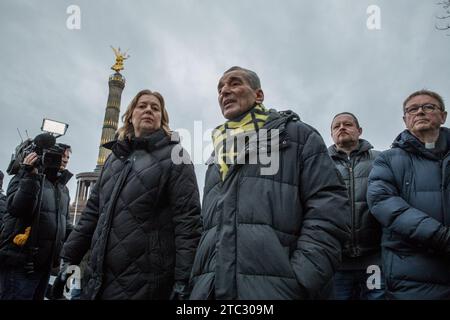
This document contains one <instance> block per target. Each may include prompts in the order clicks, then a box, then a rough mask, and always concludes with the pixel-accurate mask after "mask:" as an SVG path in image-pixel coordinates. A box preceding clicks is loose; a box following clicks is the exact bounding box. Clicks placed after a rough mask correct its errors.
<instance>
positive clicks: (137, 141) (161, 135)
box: [102, 129, 180, 157]
mask: <svg viewBox="0 0 450 320" xmlns="http://www.w3.org/2000/svg"><path fill="white" fill-rule="evenodd" d="M177 143H180V136H179V134H178V132H175V131H174V132H172V134H171V136H170V137H169V136H167V135H166V134H165V132H164V131H163V130H162V129H159V130H157V131H155V132H154V133H152V134H150V135H148V136H145V137H142V138H137V137H131V139H128V138H127V139H125V140H113V141H110V142H107V143H105V144H103V145H102V146H103V147H104V148H106V149H109V150H111V151H112V152H113V153H114V154H115V155H116V156H117V157H123V156H128V155H129V154H130V153H131V152H133V151H134V150H136V149H145V150H147V151H148V152H150V151H153V150H156V149H159V148H162V147H165V146H167V145H170V144H177Z"/></svg>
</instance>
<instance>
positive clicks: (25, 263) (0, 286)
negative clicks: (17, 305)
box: [0, 144, 72, 300]
mask: <svg viewBox="0 0 450 320" xmlns="http://www.w3.org/2000/svg"><path fill="white" fill-rule="evenodd" d="M58 145H59V148H60V149H61V150H62V151H63V155H62V160H61V165H60V167H59V170H58V169H57V168H55V169H53V168H52V169H49V168H45V169H44V171H43V174H45V178H44V180H43V185H42V190H41V184H40V181H41V177H42V173H40V172H38V170H37V168H36V164H37V161H38V156H37V154H36V153H35V152H32V153H30V154H28V155H27V156H26V157H25V158H24V160H23V163H22V164H21V166H20V169H19V172H18V173H17V174H16V175H15V176H14V177H13V178H12V179H11V181H10V183H9V186H8V190H7V213H6V214H5V216H4V219H3V221H4V227H3V231H2V233H1V236H0V300H43V299H44V296H45V293H46V290H47V285H48V281H49V278H50V271H51V269H52V268H53V267H56V266H57V265H58V261H59V259H58V257H59V253H60V251H61V248H62V245H63V243H64V240H65V239H66V237H67V235H68V234H69V233H70V231H71V229H72V225H71V224H70V221H69V220H70V219H69V204H70V197H69V190H68V189H67V187H66V183H67V182H68V181H69V179H70V178H71V177H72V174H71V173H70V172H69V171H68V170H66V166H67V164H68V161H69V158H70V153H71V149H70V146H68V145H63V144H58ZM39 195H40V196H41V199H40V207H39V208H38V205H37V204H38V203H39V199H38V198H39ZM36 217H38V218H37V219H36Z"/></svg>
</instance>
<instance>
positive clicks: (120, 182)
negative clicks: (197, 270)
mask: <svg viewBox="0 0 450 320" xmlns="http://www.w3.org/2000/svg"><path fill="white" fill-rule="evenodd" d="M122 120H123V122H124V125H123V126H122V127H121V128H120V129H119V130H118V139H117V140H116V141H113V142H111V143H108V144H106V145H105V147H106V148H110V149H111V150H112V153H111V155H110V156H109V157H108V158H107V160H106V162H105V165H104V167H103V170H102V172H101V174H100V177H99V179H98V181H97V183H96V184H95V186H94V188H93V190H92V192H91V195H90V198H89V200H88V202H87V205H86V209H85V210H84V212H83V214H82V216H81V219H80V221H79V223H78V225H77V226H76V227H75V229H74V231H73V232H72V233H71V234H70V236H69V238H68V239H67V241H66V243H65V245H64V248H63V252H62V254H61V259H62V263H61V266H62V268H61V270H62V271H61V272H60V275H59V277H58V281H59V282H58V283H64V282H65V280H66V279H67V266H68V265H77V264H78V263H79V262H80V261H81V259H82V257H83V255H84V254H85V253H86V251H87V250H88V249H89V247H90V249H91V256H90V259H89V264H88V272H87V273H88V281H87V285H86V287H85V288H82V298H84V299H120V300H122V299H123V300H125V299H126V300H130V299H169V298H172V299H182V298H186V295H187V294H188V289H187V287H188V286H187V284H188V280H189V275H190V271H191V267H192V263H193V259H194V255H195V250H196V248H197V244H198V240H199V238H200V228H201V227H200V202H199V194H198V187H197V181H196V177H195V173H194V168H193V165H192V163H189V164H186V163H185V161H184V163H181V164H176V163H174V161H172V160H171V154H172V149H173V148H175V147H176V146H177V147H178V148H180V149H181V150H182V148H181V147H180V145H179V141H178V140H177V139H175V137H171V136H172V133H171V130H170V128H169V117H168V113H167V110H166V108H165V104H164V99H163V97H162V95H161V94H159V93H158V92H154V91H153V92H152V91H150V90H142V91H140V92H139V93H138V94H137V95H136V96H135V97H134V98H133V100H132V101H131V103H130V105H129V106H128V108H127V110H126V112H125V114H124V115H123V117H122ZM182 152H185V151H182ZM184 157H186V155H184ZM61 280H62V281H61ZM54 291H55V290H54ZM56 291H58V290H56ZM54 295H55V296H58V295H59V293H58V292H55V294H54Z"/></svg>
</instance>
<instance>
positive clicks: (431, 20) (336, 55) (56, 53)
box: [0, 0, 450, 197]
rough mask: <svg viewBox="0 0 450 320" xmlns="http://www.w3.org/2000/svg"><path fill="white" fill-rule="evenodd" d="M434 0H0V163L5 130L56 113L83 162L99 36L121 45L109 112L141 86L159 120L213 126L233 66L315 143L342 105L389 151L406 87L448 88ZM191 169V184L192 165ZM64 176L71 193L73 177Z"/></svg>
mask: <svg viewBox="0 0 450 320" xmlns="http://www.w3.org/2000/svg"><path fill="white" fill-rule="evenodd" d="M437 2H438V1H426V0H385V1H381V0H372V1H365V0H320V1H313V0H283V1H280V0H264V1H261V0H227V1H218V0H178V1H170V0H164V1H163V0H161V1H160V0H152V1H132V0H128V1H124V0H121V1H119V0H116V1H111V0H108V1H106V0H101V1H100V0H97V1H76V0H72V1H62V0H53V1H52V0H40V1H31V0H29V1H23V0H2V1H1V2H0V15H1V19H0V39H1V42H2V45H1V47H2V54H1V55H0V70H1V71H2V76H1V86H0V106H1V118H0V119H1V120H0V130H1V137H2V139H1V144H0V147H1V148H0V169H1V170H3V171H5V169H6V167H7V165H8V163H9V159H10V156H11V153H12V151H13V149H14V147H15V146H16V145H17V144H18V142H19V136H18V134H17V130H16V128H19V129H20V130H21V131H22V132H24V130H28V133H29V135H30V136H35V135H36V134H38V133H39V130H40V129H39V128H40V125H41V122H42V118H43V117H48V118H51V119H55V120H60V121H63V122H66V123H68V124H69V129H68V132H67V134H66V136H65V137H63V138H61V139H60V141H61V142H65V143H68V144H70V145H72V147H73V154H72V159H71V162H70V164H69V169H70V170H71V171H72V172H74V173H79V172H84V171H91V170H93V169H94V167H95V165H96V159H97V154H98V145H99V141H100V135H101V127H102V122H103V117H104V111H105V107H106V100H107V97H108V77H109V75H110V74H112V73H113V71H112V70H110V67H111V66H112V65H113V63H114V54H113V52H112V50H111V48H110V45H113V46H116V47H117V46H120V47H121V48H122V49H130V55H131V57H130V58H129V59H128V60H126V61H125V70H124V71H122V74H123V75H124V76H125V78H126V80H127V83H126V86H125V89H124V92H123V95H122V113H123V111H124V110H125V108H126V106H127V105H128V103H129V102H130V100H131V98H132V97H133V96H134V95H135V94H136V93H137V92H138V91H139V90H141V89H143V88H149V89H151V90H156V91H159V92H161V93H162V94H163V96H164V97H165V99H166V105H167V109H168V111H169V115H170V125H171V128H172V129H177V128H186V129H189V130H191V131H192V133H193V128H194V121H202V126H203V130H206V129H207V128H213V127H215V126H217V125H218V124H220V123H222V122H223V121H224V120H223V118H222V116H221V113H220V109H219V106H218V103H217V89H216V88H217V82H218V79H219V77H220V76H221V74H222V73H223V71H225V70H226V69H227V68H229V67H231V66H233V65H239V66H243V67H246V68H250V69H252V70H254V71H256V72H257V73H258V74H259V76H260V78H261V82H262V87H263V90H264V92H265V105H266V106H267V107H275V108H279V109H292V110H294V111H295V112H297V113H298V114H299V115H300V117H301V119H302V120H303V121H305V122H306V123H308V124H310V125H312V126H314V127H315V128H316V129H318V130H319V132H320V133H321V134H322V136H323V138H324V140H325V142H326V143H327V145H329V144H331V139H330V135H329V126H330V121H331V119H332V117H333V115H334V114H336V113H338V112H341V111H350V112H353V113H355V114H356V115H357V117H359V119H360V123H361V125H362V127H363V129H364V132H363V138H366V139H367V140H369V141H370V142H371V143H372V144H373V145H374V146H375V148H377V149H380V150H383V149H386V148H389V146H390V144H391V142H392V141H393V139H394V137H395V136H396V135H397V134H398V133H399V132H400V131H402V130H403V129H404V124H403V122H402V109H401V104H402V102H403V100H404V98H405V97H406V96H407V95H408V94H409V93H411V92H413V91H415V90H418V89H421V88H428V89H431V90H435V91H437V92H439V93H440V94H441V95H442V96H443V97H444V99H446V100H449V99H450V87H449V86H448V84H449V82H448V74H449V71H450V58H449V57H450V56H449V52H450V37H449V36H447V35H446V32H444V31H437V30H436V29H435V24H436V22H437V19H436V18H435V15H436V14H439V13H440V12H442V11H441V10H440V9H439V6H437ZM69 5H77V6H79V8H80V9H81V28H80V29H79V30H70V29H68V28H67V26H66V20H67V19H68V18H69V14H67V13H66V9H67V7H68V6H69ZM369 5H377V6H378V7H379V8H380V10H381V11H380V13H381V29H380V30H369V29H368V28H367V26H366V21H367V19H368V18H369V14H367V13H366V10H367V8H368V6H369ZM448 33H450V32H448ZM122 113H121V114H122ZM194 138H195V139H196V141H197V143H199V141H201V140H202V137H201V135H198V136H196V137H194ZM204 145H207V142H204ZM196 172H197V178H198V182H199V186H200V189H201V190H202V189H203V183H204V181H203V180H204V172H205V167H204V166H203V165H197V166H196ZM9 178H10V177H6V179H5V183H4V188H5V189H6V185H5V184H6V183H7V182H8V181H9ZM69 187H70V189H71V195H72V197H73V196H74V193H75V179H73V180H72V181H71V182H70V184H69Z"/></svg>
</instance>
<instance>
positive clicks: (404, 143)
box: [392, 127, 450, 159]
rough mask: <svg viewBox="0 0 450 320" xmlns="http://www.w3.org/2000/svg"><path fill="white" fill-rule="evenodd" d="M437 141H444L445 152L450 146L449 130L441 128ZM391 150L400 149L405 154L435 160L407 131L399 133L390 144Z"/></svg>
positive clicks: (434, 156)
mask: <svg viewBox="0 0 450 320" xmlns="http://www.w3.org/2000/svg"><path fill="white" fill-rule="evenodd" d="M439 139H444V141H446V146H447V150H448V148H449V146H450V130H449V129H448V128H445V127H441V128H440V131H439ZM392 148H400V149H403V150H405V151H407V152H411V153H415V154H419V155H422V156H424V157H427V158H430V159H437V157H436V155H434V154H433V153H432V152H431V151H430V150H428V149H426V148H425V145H424V144H423V143H422V142H421V141H420V140H419V139H417V138H416V137H415V136H414V135H413V134H412V133H411V132H410V131H409V130H404V131H403V132H401V133H400V134H399V135H398V136H397V137H396V138H395V140H394V142H393V143H392Z"/></svg>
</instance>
